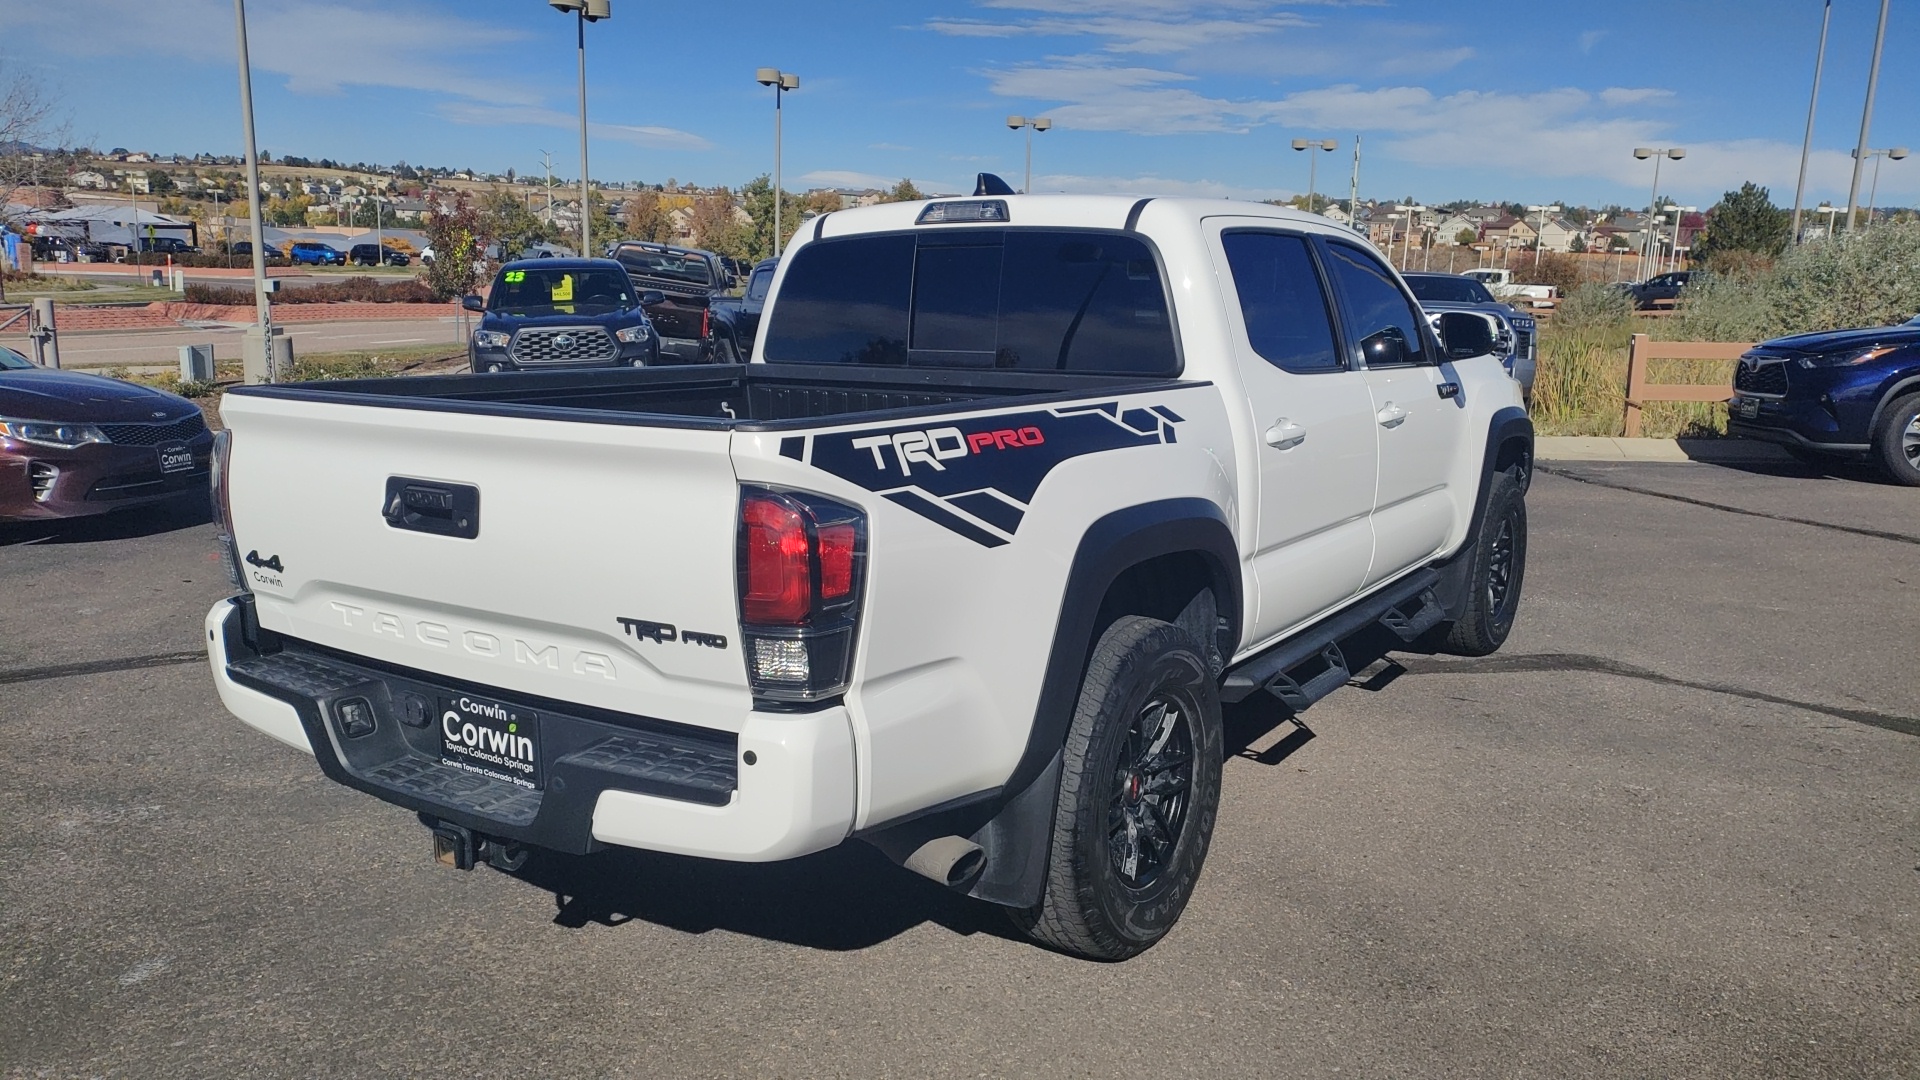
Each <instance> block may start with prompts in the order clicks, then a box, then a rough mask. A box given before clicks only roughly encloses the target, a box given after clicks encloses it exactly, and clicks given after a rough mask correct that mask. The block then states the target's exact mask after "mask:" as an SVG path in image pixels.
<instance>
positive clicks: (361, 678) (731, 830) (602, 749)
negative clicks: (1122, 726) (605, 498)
mask: <svg viewBox="0 0 1920 1080" xmlns="http://www.w3.org/2000/svg"><path fill="white" fill-rule="evenodd" d="M250 616H251V612H250V609H249V605H248V603H247V602H246V601H245V600H244V599H242V598H234V599H228V600H222V601H220V602H219V603H218V604H215V605H214V607H213V609H212V610H211V611H210V612H208V614H207V621H206V628H207V651H208V657H209V660H210V663H211V666H212V670H213V678H214V684H215V686H216V687H217V688H218V690H219V694H220V700H221V702H222V703H223V704H225V705H226V707H227V709H228V711H230V712H232V713H233V714H234V715H235V716H237V717H239V718H240V719H241V720H242V721H244V722H245V723H246V724H247V725H249V726H250V727H253V728H255V729H257V730H259V731H261V732H264V733H265V734H267V735H270V736H272V737H273V738H275V739H278V740H280V741H281V742H284V743H286V744H288V745H289V746H293V747H296V748H298V749H301V750H305V751H307V752H309V753H312V754H314V757H315V759H316V761H317V762H318V763H319V765H320V768H321V771H323V772H324V773H326V774H327V776H329V777H330V778H332V779H334V780H336V781H338V782H340V783H343V784H345V785H347V786H349V787H352V788H355V789H358V790H360V791H364V792H366V793H368V794H371V795H374V796H376V797H378V798H381V799H383V800H385V801H387V802H390V803H393V804H395V805H397V806H404V807H406V808H408V809H410V810H415V811H418V812H420V813H422V814H425V815H428V816H430V817H434V818H438V819H441V820H444V821H450V822H453V823H455V824H459V825H464V826H466V827H467V828H469V829H472V830H474V831H475V832H478V833H482V834H485V835H487V836H492V837H498V838H501V839H506V840H513V841H517V842H521V843H528V844H534V845H538V846H541V847H547V848H552V849H555V850H559V851H570V852H586V851H591V850H594V849H596V848H597V847H600V846H602V845H606V844H613V845H618V846H621V847H633V848H643V849H646V850H650V851H665V852H672V853H674V854H680V855H693V856H700V857H705V858H713V859H727V860H734V861H740V862H769V861H773V860H778V859H788V858H793V857H795V856H799V855H805V854H808V853H810V852H814V851H820V850H824V849H826V848H830V847H833V846H835V845H837V844H839V843H840V842H841V841H842V840H844V839H845V838H846V837H847V835H848V833H849V832H850V831H851V829H852V826H853V816H854V790H855V787H854V779H855V778H854V749H853V737H852V729H851V725H850V724H849V721H848V717H847V713H846V710H845V708H844V707H842V706H835V707H833V708H829V709H823V710H821V711H818V712H812V713H799V714H785V713H782V714H771V713H754V712H750V713H748V714H747V716H746V718H745V721H744V723H743V725H742V727H741V730H740V733H739V735H738V736H735V735H733V734H732V733H730V732H716V731H707V730H703V729H693V728H688V727H685V726H682V725H676V724H672V723H669V722H666V721H661V720H654V719H650V718H646V717H638V716H615V715H611V714H605V713H600V712H598V711H596V710H589V709H582V708H578V707H573V706H569V705H567V704H566V703H563V702H547V701H542V700H538V699H527V698H525V697H524V696H520V695H515V694H513V693H512V692H511V691H500V690H494V689H491V688H486V687H473V686H467V685H465V684H458V683H453V682H450V681H447V680H441V679H439V678H438V677H436V676H433V675H431V674H429V673H426V672H419V671H411V670H401V669H396V668H391V667H387V666H384V665H376V664H374V663H373V662H371V661H365V662H362V661H359V660H357V659H356V658H353V657H345V656H341V655H339V654H335V653H327V652H323V651H319V650H314V649H311V648H310V647H305V646H303V645H302V644H301V643H299V642H295V641H291V640H285V641H278V642H275V641H270V640H269V639H272V638H273V635H271V634H265V633H263V632H261V631H259V630H258V629H257V628H255V627H254V626H253V624H252V619H251V617H250ZM276 646H277V648H276ZM435 691H440V692H443V693H461V692H466V693H477V694H485V695H487V696H488V697H494V698H499V699H503V700H506V701H509V702H513V703H514V704H516V705H525V706H526V707H528V708H529V709H530V710H533V711H535V712H537V713H538V715H539V717H540V725H541V726H540V746H541V750H540V756H541V762H540V766H541V770H540V771H541V775H542V776H543V778H544V788H543V789H542V790H538V791H535V790H529V789H524V788H516V787H514V786H512V785H510V784H507V783H505V782H504V781H500V780H492V779H488V778H485V777H480V776H474V775H471V774H467V773H462V772H461V771H460V770H458V769H456V768H453V767H451V766H448V765H446V764H444V763H442V762H441V760H440V757H439V751H438V750H437V749H436V748H435V747H436V745H437V743H436V740H437V739H438V738H439V734H438V730H437V728H436V727H435V726H434V724H433V722H432V721H433V717H432V715H431V713H432V711H433V707H432V706H426V714H425V715H424V716H422V715H418V714H416V715H413V717H412V719H411V720H409V719H408V715H409V712H410V710H417V708H418V707H419V706H417V705H412V704H410V703H413V702H421V701H426V702H431V701H432V700H434V694H435ZM353 702H358V703H360V705H361V706H362V707H363V708H368V709H370V710H371V713H372V715H373V716H374V718H375V719H374V727H373V730H372V731H371V732H370V733H367V734H364V735H359V736H355V737H349V736H348V735H347V734H346V733H345V729H344V728H343V726H342V724H341V722H340V720H341V711H342V706H343V705H347V704H349V703H353ZM749 761H751V762H752V763H751V764H747V762H749Z"/></svg>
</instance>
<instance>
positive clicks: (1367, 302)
mask: <svg viewBox="0 0 1920 1080" xmlns="http://www.w3.org/2000/svg"><path fill="white" fill-rule="evenodd" d="M1327 252H1328V254H1329V255H1331V256H1332V257H1331V259H1330V260H1329V262H1328V270H1329V271H1330V272H1331V273H1332V274H1333V278H1334V280H1335V281H1336V282H1338V283H1339V285H1340V294H1341V297H1342V299H1344V300H1345V301H1346V314H1347V329H1348V330H1349V331H1350V332H1351V333H1352V335H1353V340H1354V341H1356V342H1358V343H1360V345H1361V348H1362V349H1363V350H1367V349H1369V343H1370V342H1373V341H1379V340H1380V339H1381V337H1382V336H1383V334H1384V335H1385V336H1389V337H1391V336H1393V335H1392V332H1393V331H1398V337H1399V338H1400V340H1401V341H1402V342H1403V343H1404V349H1405V352H1404V359H1401V360H1399V361H1398V362H1400V363H1423V362H1425V361H1427V360H1428V359H1430V358H1429V357H1428V356H1427V354H1426V337H1425V336H1424V335H1423V334H1422V333H1421V330H1420V324H1421V318H1420V315H1419V313H1418V312H1417V311H1415V310H1414V307H1413V305H1412V304H1410V303H1408V302H1407V297H1406V294H1405V293H1402V292H1401V291H1400V287H1399V286H1398V285H1395V284H1394V282H1393V277H1392V276H1391V275H1389V274H1388V273H1387V271H1386V270H1385V269H1383V268H1382V267H1381V266H1380V264H1379V263H1378V262H1377V261H1375V260H1374V259H1373V257H1372V256H1370V255H1368V254H1366V253H1365V252H1363V251H1361V250H1359V249H1358V248H1354V247H1350V246H1348V245H1346V244H1328V245H1327ZM1368 355H1369V356H1370V357H1371V356H1374V355H1376V354H1374V353H1372V352H1369V353H1368ZM1371 362H1372V363H1373V364H1374V366H1376V367H1377V366H1380V361H1379V360H1372V361H1371Z"/></svg>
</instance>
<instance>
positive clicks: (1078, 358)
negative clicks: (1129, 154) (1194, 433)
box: [766, 229, 1180, 375]
mask: <svg viewBox="0 0 1920 1080" xmlns="http://www.w3.org/2000/svg"><path fill="white" fill-rule="evenodd" d="M793 258H794V262H793V265H792V267H791V268H789V269H788V270H787V276H786V278H785V280H784V282H783V283H782V285H781V287H780V295H779V297H778V298H777V299H776V302H775V304H774V311H773V318H772V322H771V325H770V326H769V327H768V330H767V346H766V357H767V359H768V360H769V361H772V362H775V363H799V364H915V365H930V366H940V367H998V368H1007V369H1014V370H1024V371H1083V372H1102V373H1119V374H1153V375H1171V374H1175V373H1177V372H1178V371H1179V369H1180V363H1179V357H1178V353H1177V351H1176V349H1175V345H1174V335H1173V320H1172V318H1171V316H1170V315H1169V313H1168V310H1167V299H1166V292H1165V290H1164V289H1163V288H1162V286H1161V281H1160V268H1159V264H1158V262H1157V261H1156V260H1155V258H1154V255H1153V251H1152V250H1151V249H1150V248H1148V247H1147V245H1146V243H1145V242H1144V241H1142V240H1140V239H1139V238H1138V237H1134V236H1129V235H1126V234H1124V233H1106V232H1092V231H1071V230H1052V229H966V230H941V231H929V232H925V233H919V234H912V233H895V234H888V235H881V236H859V237H848V238H846V239H843V240H822V241H818V242H815V243H812V244H808V245H806V246H805V247H803V248H801V249H800V250H799V251H798V252H796V253H795V254H794V256H793Z"/></svg>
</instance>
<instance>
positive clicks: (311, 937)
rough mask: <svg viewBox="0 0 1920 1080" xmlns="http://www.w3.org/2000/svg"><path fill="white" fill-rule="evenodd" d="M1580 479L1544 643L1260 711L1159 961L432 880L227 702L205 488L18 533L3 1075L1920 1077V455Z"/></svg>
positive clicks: (841, 878)
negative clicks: (179, 505)
mask: <svg viewBox="0 0 1920 1080" xmlns="http://www.w3.org/2000/svg"><path fill="white" fill-rule="evenodd" d="M1550 469H1551V471H1543V473H1542V475H1540V476H1539V477H1538V479H1537V481H1536V483H1535V486H1534V489H1533V493H1532V496H1531V497H1530V501H1529V505H1530V508H1531V514H1532V542H1531V552H1530V556H1531V557H1530V560H1529V567H1528V574H1527V579H1526V600H1525V604H1524V607H1523V610H1522V613H1521V616H1520V622H1519V626H1518V628H1517V630H1516V632H1515V636H1514V637H1513V639H1512V640H1511V641H1510V642H1509V644H1508V647H1507V649H1506V650H1505V651H1504V652H1502V653H1501V654H1499V655H1497V656H1495V657H1492V658H1488V659H1483V660H1474V661H1460V660H1453V659H1448V658H1443V657H1429V656H1423V655H1418V654H1408V653H1394V654H1392V655H1391V656H1390V657H1388V658H1386V659H1383V660H1381V661H1380V662H1378V663H1376V664H1374V665H1373V666H1372V667H1371V668H1369V669H1368V670H1367V671H1365V672H1362V673H1361V675H1360V677H1357V678H1356V679H1355V685H1353V686H1351V687H1349V688H1347V689H1344V690H1342V691H1339V692H1337V693H1336V694H1335V695H1334V696H1333V697H1331V698H1329V699H1328V700H1326V701H1325V702H1323V703H1321V704H1320V705H1319V706H1317V707H1316V708H1314V709H1313V710H1312V711H1311V712H1310V713H1308V714H1307V715H1306V716H1305V717H1304V719H1305V720H1306V721H1307V723H1308V724H1309V725H1311V735H1309V734H1308V733H1307V732H1306V731H1304V730H1302V729H1298V728H1295V727H1293V726H1292V725H1290V724H1285V723H1282V722H1280V719H1279V717H1278V716H1277V714H1275V713H1273V712H1269V711H1264V710H1263V709H1255V710H1249V711H1243V712H1238V713H1236V714H1234V715H1233V716H1231V717H1230V726H1231V731H1230V736H1231V737H1230V740H1229V743H1230V745H1231V746H1235V747H1242V746H1243V747H1245V749H1244V750H1243V751H1242V752H1241V753H1240V754H1239V755H1238V756H1236V757H1235V758H1234V759H1233V760H1231V761H1229V763H1228V766H1227V783H1226V795H1225V799H1224V803H1223V806H1222V810H1221V815H1220V824H1219V828H1218V832H1217V833H1216V837H1215V846H1214V849H1213V854H1212V857H1211V859H1210V860H1209V863H1208V866H1207V870H1206V873H1205V874H1204V876H1203V877H1202V879H1201V882H1200V887H1199V889H1198V891H1197V893H1196V894H1195V897H1194V900H1193V902H1192V905H1191V906H1190V907H1189V908H1188V911H1187V914H1186V916H1185V918H1184V920H1183V921H1182V923H1181V925H1180V926H1179V927H1178V928H1177V929H1176V930H1175V931H1174V933H1173V934H1172V935H1171V936H1170V937H1169V938H1168V939H1167V940H1166V941H1165V942H1163V943H1162V944H1161V945H1159V946H1158V947H1156V948H1155V949H1153V950H1152V951H1150V952H1149V953H1147V954H1146V955H1144V956H1143V957H1141V958H1139V959H1136V960H1134V961H1131V962H1129V963H1125V964H1119V965H1099V964H1091V963H1086V962H1083V961H1079V960H1073V959H1069V958H1066V957H1063V956H1058V955H1054V954H1050V953H1047V952H1044V951H1042V950H1040V949H1037V948H1035V947H1033V946H1031V945H1029V944H1027V943H1025V942H1024V941H1023V940H1020V939H1018V938H1017V937H1015V936H1014V935H1012V934H1011V933H1010V932H1009V930H1008V928H1007V926H1006V924H1005V922H1004V920H1003V919H1002V918H1001V917H1000V916H999V914H998V913H997V912H996V911H994V910H993V909H990V908H986V907H983V906H980V905H976V904H973V903H971V902H969V901H966V900H964V899H960V898H957V897H954V896H951V895H949V894H946V893H943V892H941V891H940V890H939V889H937V888H936V887H935V886H933V885H932V884H930V883H927V882H924V881H921V880H920V879H918V878H914V877H911V876H909V875H907V874H906V873H904V872H902V871H898V870H896V869H894V868H893V867H892V866H891V865H890V864H888V863H886V862H885V860H884V859H882V858H881V857H879V856H878V855H877V854H874V853H872V852H870V851H868V850H867V849H865V848H863V847H861V846H859V845H849V846H846V847H843V848H841V849H838V850H836V851H833V852H829V853H826V854H823V855H819V856H815V857H812V858H808V859H804V860H799V861H797V862H794V863H790V864H783V865H775V866H760V867H751V866H729V865H718V864H703V863H698V862H693V861H688V860H683V859H677V858H670V857H664V856H647V855H639V854H633V853H616V854H612V855H607V856H602V857H598V858H595V859H575V860H563V859H549V860H545V861H537V862H534V863H531V864H530V865H529V867H528V869H527V870H525V871H522V872H521V873H520V874H519V875H516V876H510V875H506V874H502V873H498V872H495V871H492V870H490V869H482V870H480V871H476V872H474V873H471V874H461V873H457V872H453V871H446V870H440V869H437V868H435V867H434V865H433V864H432V863H431V861H430V859H429V854H428V847H429V845H428V838H427V834H426V831H425V830H424V829H422V828H420V827H419V825H418V824H417V823H416V822H415V821H414V820H413V818H412V815H410V814H408V813H406V812H404V811H401V810H398V809H395V808H392V807H388V806H386V805H384V804H381V803H379V802H376V801H374V800H372V799H369V798H367V797H364V796H361V795H358V794H355V793H353V792H350V791H348V790H346V789H344V788H341V787H337V786H335V785H333V784H331V783H330V782H328V781H326V780H324V779H323V778H322V777H321V776H320V774H319V772H318V770H317V769H316V768H315V767H314V766H313V765H312V763H311V762H310V761H308V760H305V759H302V758H301V757H299V756H298V755H296V754H294V753H293V752H292V751H289V750H286V749H285V748H283V747H281V746H279V745H278V744H276V743H273V742H271V741H270V740H268V739H267V738H266V737H264V736H261V735H257V734H254V733H253V732H251V731H250V730H248V729H246V728H244V727H243V726H242V725H241V724H240V723H239V722H238V721H236V720H234V719H232V718H231V717H229V716H228V715H227V714H226V713H225V712H224V710H222V709H221V707H220V706H219V704H218V702H217V701H216V699H215V697H214V693H213V688H212V686H211V684H210V682H209V679H208V676H207V673H206V670H205V668H204V666H203V662H201V661H198V660H196V659H195V658H196V657H198V656H199V655H200V648H201V633H200V620H201V618H202V616H203V614H204V613H205V611H206V608H207V606H208V605H209V604H210V603H211V602H212V601H213V600H214V599H216V598H217V597H219V596H221V595H222V594H223V593H224V592H225V585H224V578H223V576H222V574H221V572H220V570H219V568H218V566H217V565H216V563H215V562H214V556H213V551H212V541H211V529H210V527H208V526H207V525H205V524H203V523H200V522H201V521H203V513H204V511H202V512H201V515H196V514H195V513H194V512H193V510H192V509H191V508H189V509H186V510H182V511H179V512H176V513H174V514H172V515H170V516H158V517H149V518H144V519H131V518H129V519H124V520H109V521H106V522H94V523H84V524H77V525H68V526H35V527H30V528H18V527H16V528H12V529H8V530H7V531H5V532H0V597H4V598H5V600H6V605H5V606H6V610H7V627H6V631H5V633H4V636H0V749H3V752H0V820H3V821H5V822H6V823H7V826H8V830H7V831H8V843H7V844H6V845H5V846H4V847H0V1075H7V1076H21V1077H40V1076H54V1077H65V1076H166V1077H185V1076H222V1077H225V1076H240V1075H255V1076H323V1075H324V1076H376V1075H378V1076H399V1075H420V1076H427V1075H434V1076H468V1075H473V1076H478V1075H528V1074H538V1075H544V1076H608V1077H628V1076H632V1077H639V1076H676V1077H677V1076H754V1077H820V1076H858V1077H868V1076H874V1077H879V1076H899V1077H922V1076H1036V1077H1038V1076H1046V1077H1053V1076H1114V1075H1130V1076H1207V1077H1215V1076H1219V1077H1226V1076H1334V1075H1343V1076H1356V1075H1357V1076H1407V1077H1429V1076H1549V1077H1559V1076H1633V1077H1644V1076H1687V1077H1707V1076H1728V1077H1735V1076H1737V1077H1806V1076H1861V1077H1902V1078H1911V1077H1913V1076H1915V1075H1920V896H1917V894H1920V701H1916V693H1915V689H1916V678H1917V676H1916V672H1920V665H1916V663H1915V657H1916V654H1917V653H1920V624H1916V620H1915V617H1914V613H1915V612H1916V611H1920V490H1909V489H1900V488H1894V487H1891V486H1888V485H1885V484H1881V483H1877V482H1874V481H1872V480H1870V479H1869V478H1867V477H1866V476H1865V474H1853V473H1845V474H1842V475H1839V476H1816V475H1813V474H1810V473H1806V472H1802V471H1796V470H1795V469H1790V468H1781V469H1773V470H1768V469H1765V468H1761V467H1749V468H1747V469H1736V468H1725V467H1717V466H1711V465H1702V464H1679V465H1642V464H1617V465H1616V464H1606V465H1601V464H1588V465H1579V464H1572V463H1558V464H1555V465H1552V466H1551V467H1550Z"/></svg>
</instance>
